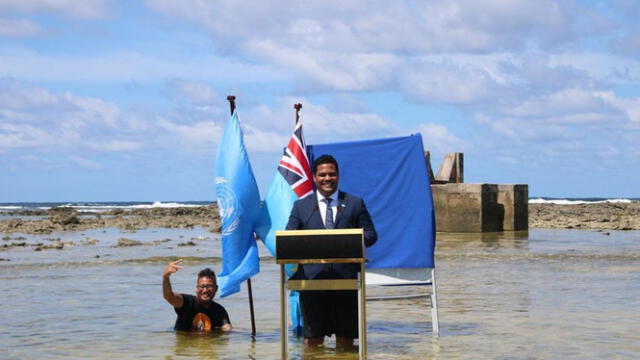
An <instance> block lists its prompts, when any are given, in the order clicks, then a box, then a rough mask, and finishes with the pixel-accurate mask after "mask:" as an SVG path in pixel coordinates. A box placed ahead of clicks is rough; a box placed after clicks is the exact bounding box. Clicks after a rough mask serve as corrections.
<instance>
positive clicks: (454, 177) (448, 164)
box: [425, 151, 529, 232]
mask: <svg viewBox="0 0 640 360" xmlns="http://www.w3.org/2000/svg"><path fill="white" fill-rule="evenodd" d="M425 160H426V161H427V170H428V172H429V179H430V180H431V192H432V194H433V204H434V207H435V212H436V231H439V232H497V231H517V230H527V229H528V228H529V186H528V185H525V184H517V185H502V184H501V185H497V184H465V183H463V180H464V157H463V154H462V153H447V154H445V157H444V160H443V161H442V164H441V165H440V168H439V169H438V172H437V173H436V175H435V176H434V175H433V172H432V170H431V157H430V154H429V152H428V151H427V152H425Z"/></svg>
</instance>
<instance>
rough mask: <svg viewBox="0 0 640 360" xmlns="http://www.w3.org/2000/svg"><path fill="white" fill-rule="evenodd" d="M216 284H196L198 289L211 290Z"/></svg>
mask: <svg viewBox="0 0 640 360" xmlns="http://www.w3.org/2000/svg"><path fill="white" fill-rule="evenodd" d="M216 286H217V285H198V286H196V287H197V288H198V290H211V289H215V288H216Z"/></svg>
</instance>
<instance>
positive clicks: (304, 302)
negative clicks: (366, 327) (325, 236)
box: [287, 155, 378, 349]
mask: <svg viewBox="0 0 640 360" xmlns="http://www.w3.org/2000/svg"><path fill="white" fill-rule="evenodd" d="M312 172H313V180H314V182H315V185H316V192H315V193H314V194H313V195H310V196H307V197H305V198H304V199H300V200H298V201H296V202H295V203H294V205H293V209H292V210H291V215H290V217H289V222H288V224H287V230H305V229H353V228H362V229H363V230H364V242H365V246H367V247H369V246H371V245H373V244H374V243H375V242H376V240H377V238H378V235H377V234H376V230H375V227H374V226H373V222H372V221H371V216H370V215H369V212H368V211H367V207H366V206H365V204H364V201H363V200H362V199H361V198H359V197H356V196H353V195H349V194H347V193H345V192H343V191H338V177H339V172H338V162H337V161H336V159H335V158H333V156H331V155H322V156H320V157H318V158H317V159H316V160H315V161H314V162H313V165H312ZM359 270H360V265H358V264H313V265H299V266H298V270H297V271H296V273H295V274H294V275H293V276H292V279H354V278H356V277H357V274H358V271H359ZM300 306H301V310H302V318H303V322H304V337H305V339H304V342H305V345H306V346H309V347H314V346H319V345H322V343H323V342H324V337H325V336H331V335H332V334H335V335H336V346H337V347H338V348H344V349H349V348H352V347H353V339H355V338H357V337H358V295H357V292H356V291H355V290H345V291H335V290H331V291H302V292H300Z"/></svg>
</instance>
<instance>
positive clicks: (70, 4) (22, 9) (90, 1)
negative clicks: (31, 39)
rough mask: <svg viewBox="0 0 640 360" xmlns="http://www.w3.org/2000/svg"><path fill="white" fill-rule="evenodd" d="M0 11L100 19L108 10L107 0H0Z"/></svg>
mask: <svg viewBox="0 0 640 360" xmlns="http://www.w3.org/2000/svg"><path fill="white" fill-rule="evenodd" d="M0 12H2V13H20V14H34V13H36V14H38V13H41V14H42V13H44V14H47V13H48V14H60V15H64V16H68V17H72V18H80V19H100V18H104V17H105V16H106V15H107V14H108V12H109V0H82V1H76V0H0Z"/></svg>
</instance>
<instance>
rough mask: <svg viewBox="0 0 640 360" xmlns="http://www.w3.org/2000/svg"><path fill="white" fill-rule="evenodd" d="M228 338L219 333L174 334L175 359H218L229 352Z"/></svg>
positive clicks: (181, 332) (179, 332)
mask: <svg viewBox="0 0 640 360" xmlns="http://www.w3.org/2000/svg"><path fill="white" fill-rule="evenodd" d="M230 350H231V349H230V348H229V336H227V334H225V333H221V332H213V333H197V332H186V331H177V332H176V342H175V351H174V352H175V355H176V357H175V358H176V359H180V358H190V359H219V358H221V356H222V357H224V355H225V354H228V353H229V352H230Z"/></svg>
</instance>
